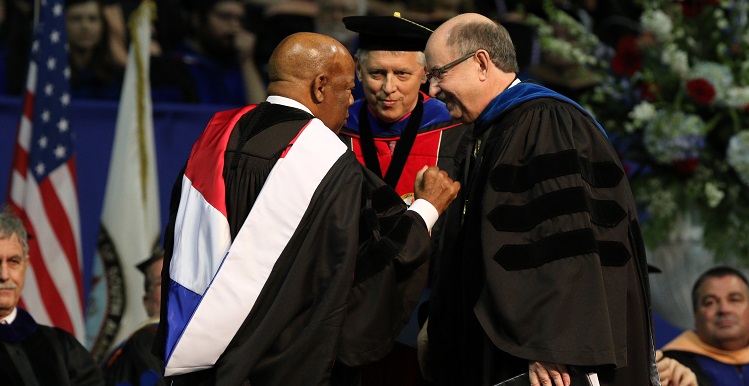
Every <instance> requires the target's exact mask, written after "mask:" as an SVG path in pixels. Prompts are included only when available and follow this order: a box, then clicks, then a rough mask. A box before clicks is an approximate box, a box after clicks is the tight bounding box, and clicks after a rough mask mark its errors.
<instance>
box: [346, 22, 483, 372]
mask: <svg viewBox="0 0 749 386" xmlns="http://www.w3.org/2000/svg"><path fill="white" fill-rule="evenodd" d="M343 23H344V24H345V25H346V28H347V29H349V30H351V31H354V32H358V33H359V49H358V51H357V52H356V55H355V60H356V76H357V77H358V79H359V81H360V82H361V84H362V87H363V90H364V98H363V99H360V100H357V101H356V102H354V104H353V105H352V106H351V107H349V118H348V120H347V123H346V126H345V127H344V128H343V130H341V133H340V134H339V135H340V137H341V138H342V139H343V141H344V142H345V143H346V145H347V146H348V147H349V148H350V149H351V150H353V152H354V153H355V154H356V156H357V159H358V160H359V162H361V163H362V164H364V165H366V166H367V168H368V169H369V170H371V171H373V172H374V173H376V174H377V175H378V176H380V177H381V178H383V180H385V182H386V183H387V184H388V185H390V186H391V187H393V188H394V189H395V191H396V192H397V193H398V194H399V195H400V196H401V198H402V199H403V200H404V201H405V202H406V204H409V205H410V203H411V202H413V197H414V193H413V191H414V189H413V188H414V179H415V177H416V173H417V172H418V171H419V169H421V168H422V167H424V166H425V165H429V166H432V165H437V166H439V168H440V169H442V170H445V171H446V172H447V173H448V174H449V175H450V177H451V178H456V175H457V174H458V173H457V169H456V167H455V165H456V161H457V162H459V159H461V158H463V157H464V156H465V153H464V152H459V151H458V150H459V148H461V145H460V144H461V140H462V139H463V138H464V137H465V134H466V132H467V131H468V129H469V128H470V126H469V125H464V124H462V123H460V122H458V121H454V120H451V119H450V114H449V113H448V111H447V108H446V107H445V104H444V103H443V102H441V101H439V100H437V99H433V98H430V97H429V96H428V95H426V94H425V93H423V92H421V91H420V87H421V86H422V85H423V84H424V83H426V60H425V57H424V53H423V52H422V51H423V50H424V47H425V45H426V42H427V40H428V39H429V36H430V35H431V33H432V30H431V29H429V28H427V27H425V26H423V25H420V24H418V23H415V22H413V21H411V20H408V19H405V18H402V17H400V14H398V13H396V14H395V15H394V16H349V17H344V18H343ZM463 148H464V146H463ZM456 153H458V154H456ZM459 212H460V204H453V205H452V206H451V207H450V208H448V210H447V211H446V212H445V213H444V214H442V216H441V217H440V219H439V220H438V222H437V223H436V224H435V226H434V228H433V230H432V234H431V237H432V240H431V247H432V248H431V255H430V256H431V258H430V262H433V261H435V258H436V256H437V255H439V254H441V253H442V251H445V250H449V246H450V245H451V244H452V242H451V240H450V239H449V238H448V237H447V236H448V235H455V234H457V228H458V225H459V224H458V223H457V219H458V218H459V214H460V213H459ZM450 229H452V231H450ZM421 269H422V270H423V273H424V274H427V273H428V272H431V273H434V271H435V269H437V267H434V266H430V265H424V266H423V267H422V268H421ZM412 323H413V324H412V326H411V327H413V328H412V329H409V328H408V327H407V329H406V331H409V330H412V331H415V330H417V327H416V326H415V324H416V323H415V322H412ZM398 340H399V344H397V345H396V346H395V349H394V350H393V352H392V353H391V354H390V355H388V357H386V358H384V359H383V360H381V361H379V362H378V363H376V364H374V365H371V366H368V367H367V368H365V369H364V373H363V376H362V384H363V385H364V386H374V385H388V386H393V385H414V384H417V383H418V382H419V379H420V376H419V370H418V361H417V360H416V349H415V347H416V336H415V333H412V334H407V333H405V332H404V333H402V334H401V335H400V337H399V339H398Z"/></svg>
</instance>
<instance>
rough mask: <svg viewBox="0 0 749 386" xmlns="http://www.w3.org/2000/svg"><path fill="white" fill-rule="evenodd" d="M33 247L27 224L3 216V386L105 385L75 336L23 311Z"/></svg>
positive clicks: (0, 377)
mask: <svg viewBox="0 0 749 386" xmlns="http://www.w3.org/2000/svg"><path fill="white" fill-rule="evenodd" d="M28 266H29V245H28V236H27V233H26V229H25V228H24V226H23V223H22V222H21V220H20V219H19V218H18V217H16V216H15V215H13V214H12V213H11V212H10V211H4V212H2V213H0V384H3V385H55V386H68V385H70V386H84V385H86V386H87V385H91V386H94V385H104V380H103V379H102V376H101V372H100V371H99V368H98V367H97V366H96V363H95V362H94V359H93V358H92V357H91V354H90V353H89V352H88V351H87V350H86V348H85V347H83V346H82V345H81V344H80V343H79V342H78V341H77V340H76V339H75V337H74V336H73V335H71V334H70V333H68V332H67V331H65V330H62V329H60V328H57V327H48V326H42V325H39V324H37V323H36V322H35V321H34V318H33V317H31V315H29V313H28V312H26V310H24V309H23V308H21V307H18V300H19V299H20V297H21V291H22V290H23V284H24V281H25V278H26V269H27V268H28Z"/></svg>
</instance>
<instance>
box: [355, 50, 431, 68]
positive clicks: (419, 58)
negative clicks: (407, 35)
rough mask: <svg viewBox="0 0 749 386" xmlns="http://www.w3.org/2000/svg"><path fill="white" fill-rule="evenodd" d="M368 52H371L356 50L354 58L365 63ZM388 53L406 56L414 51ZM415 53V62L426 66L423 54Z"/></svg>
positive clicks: (420, 52)
mask: <svg viewBox="0 0 749 386" xmlns="http://www.w3.org/2000/svg"><path fill="white" fill-rule="evenodd" d="M370 51H372V50H366V49H361V48H359V49H358V50H356V57H357V58H359V62H366V61H367V57H368V56H369V52H370ZM390 52H392V53H393V54H395V55H406V54H410V53H411V52H414V51H390ZM416 52H417V54H416V62H417V63H419V65H420V66H423V67H426V65H427V58H426V56H425V55H424V52H422V51H416Z"/></svg>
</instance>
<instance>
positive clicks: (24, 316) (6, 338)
mask: <svg viewBox="0 0 749 386" xmlns="http://www.w3.org/2000/svg"><path fill="white" fill-rule="evenodd" d="M16 309H17V310H18V315H16V319H15V320H14V321H13V323H10V324H5V323H3V324H0V341H3V342H8V343H21V342H23V341H24V340H26V338H28V337H29V336H30V335H31V334H33V333H34V332H35V331H36V329H37V328H39V325H38V324H36V321H35V320H34V318H32V317H31V315H30V314H29V313H28V312H26V310H24V309H23V308H21V307H16Z"/></svg>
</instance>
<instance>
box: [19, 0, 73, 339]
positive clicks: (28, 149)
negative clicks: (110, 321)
mask: <svg viewBox="0 0 749 386" xmlns="http://www.w3.org/2000/svg"><path fill="white" fill-rule="evenodd" d="M63 1H64V0H41V3H37V4H39V7H38V12H39V13H38V15H37V16H38V17H37V21H36V23H35V25H34V39H33V43H32V47H31V56H30V60H29V68H28V75H27V79H26V93H25V96H24V103H23V114H22V116H21V120H20V123H19V125H18V138H17V141H16V147H15V150H14V155H13V170H12V173H11V181H10V189H9V190H10V194H9V202H10V205H11V207H12V208H13V210H14V211H15V212H16V213H17V214H18V215H20V217H21V218H22V219H23V221H24V224H25V226H26V229H27V231H28V232H29V234H30V237H29V258H30V262H31V264H30V266H29V268H28V269H27V271H26V281H25V285H24V289H23V293H22V297H21V304H20V306H21V307H23V308H25V309H26V310H28V311H29V313H31V315H32V316H33V317H34V319H36V321H37V322H38V323H40V324H46V325H54V326H57V327H60V328H63V329H65V330H67V331H69V332H70V333H72V334H74V335H75V336H76V337H77V338H78V339H79V340H80V341H81V342H83V341H84V339H85V331H84V329H85V328H84V322H83V320H84V319H83V290H82V280H81V241H80V240H81V232H80V216H79V212H78V191H77V188H76V171H75V155H74V153H73V133H72V129H71V126H70V122H69V120H68V113H69V104H70V68H69V67H68V55H67V34H66V31H65V17H64V12H63ZM84 343H85V342H84Z"/></svg>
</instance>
